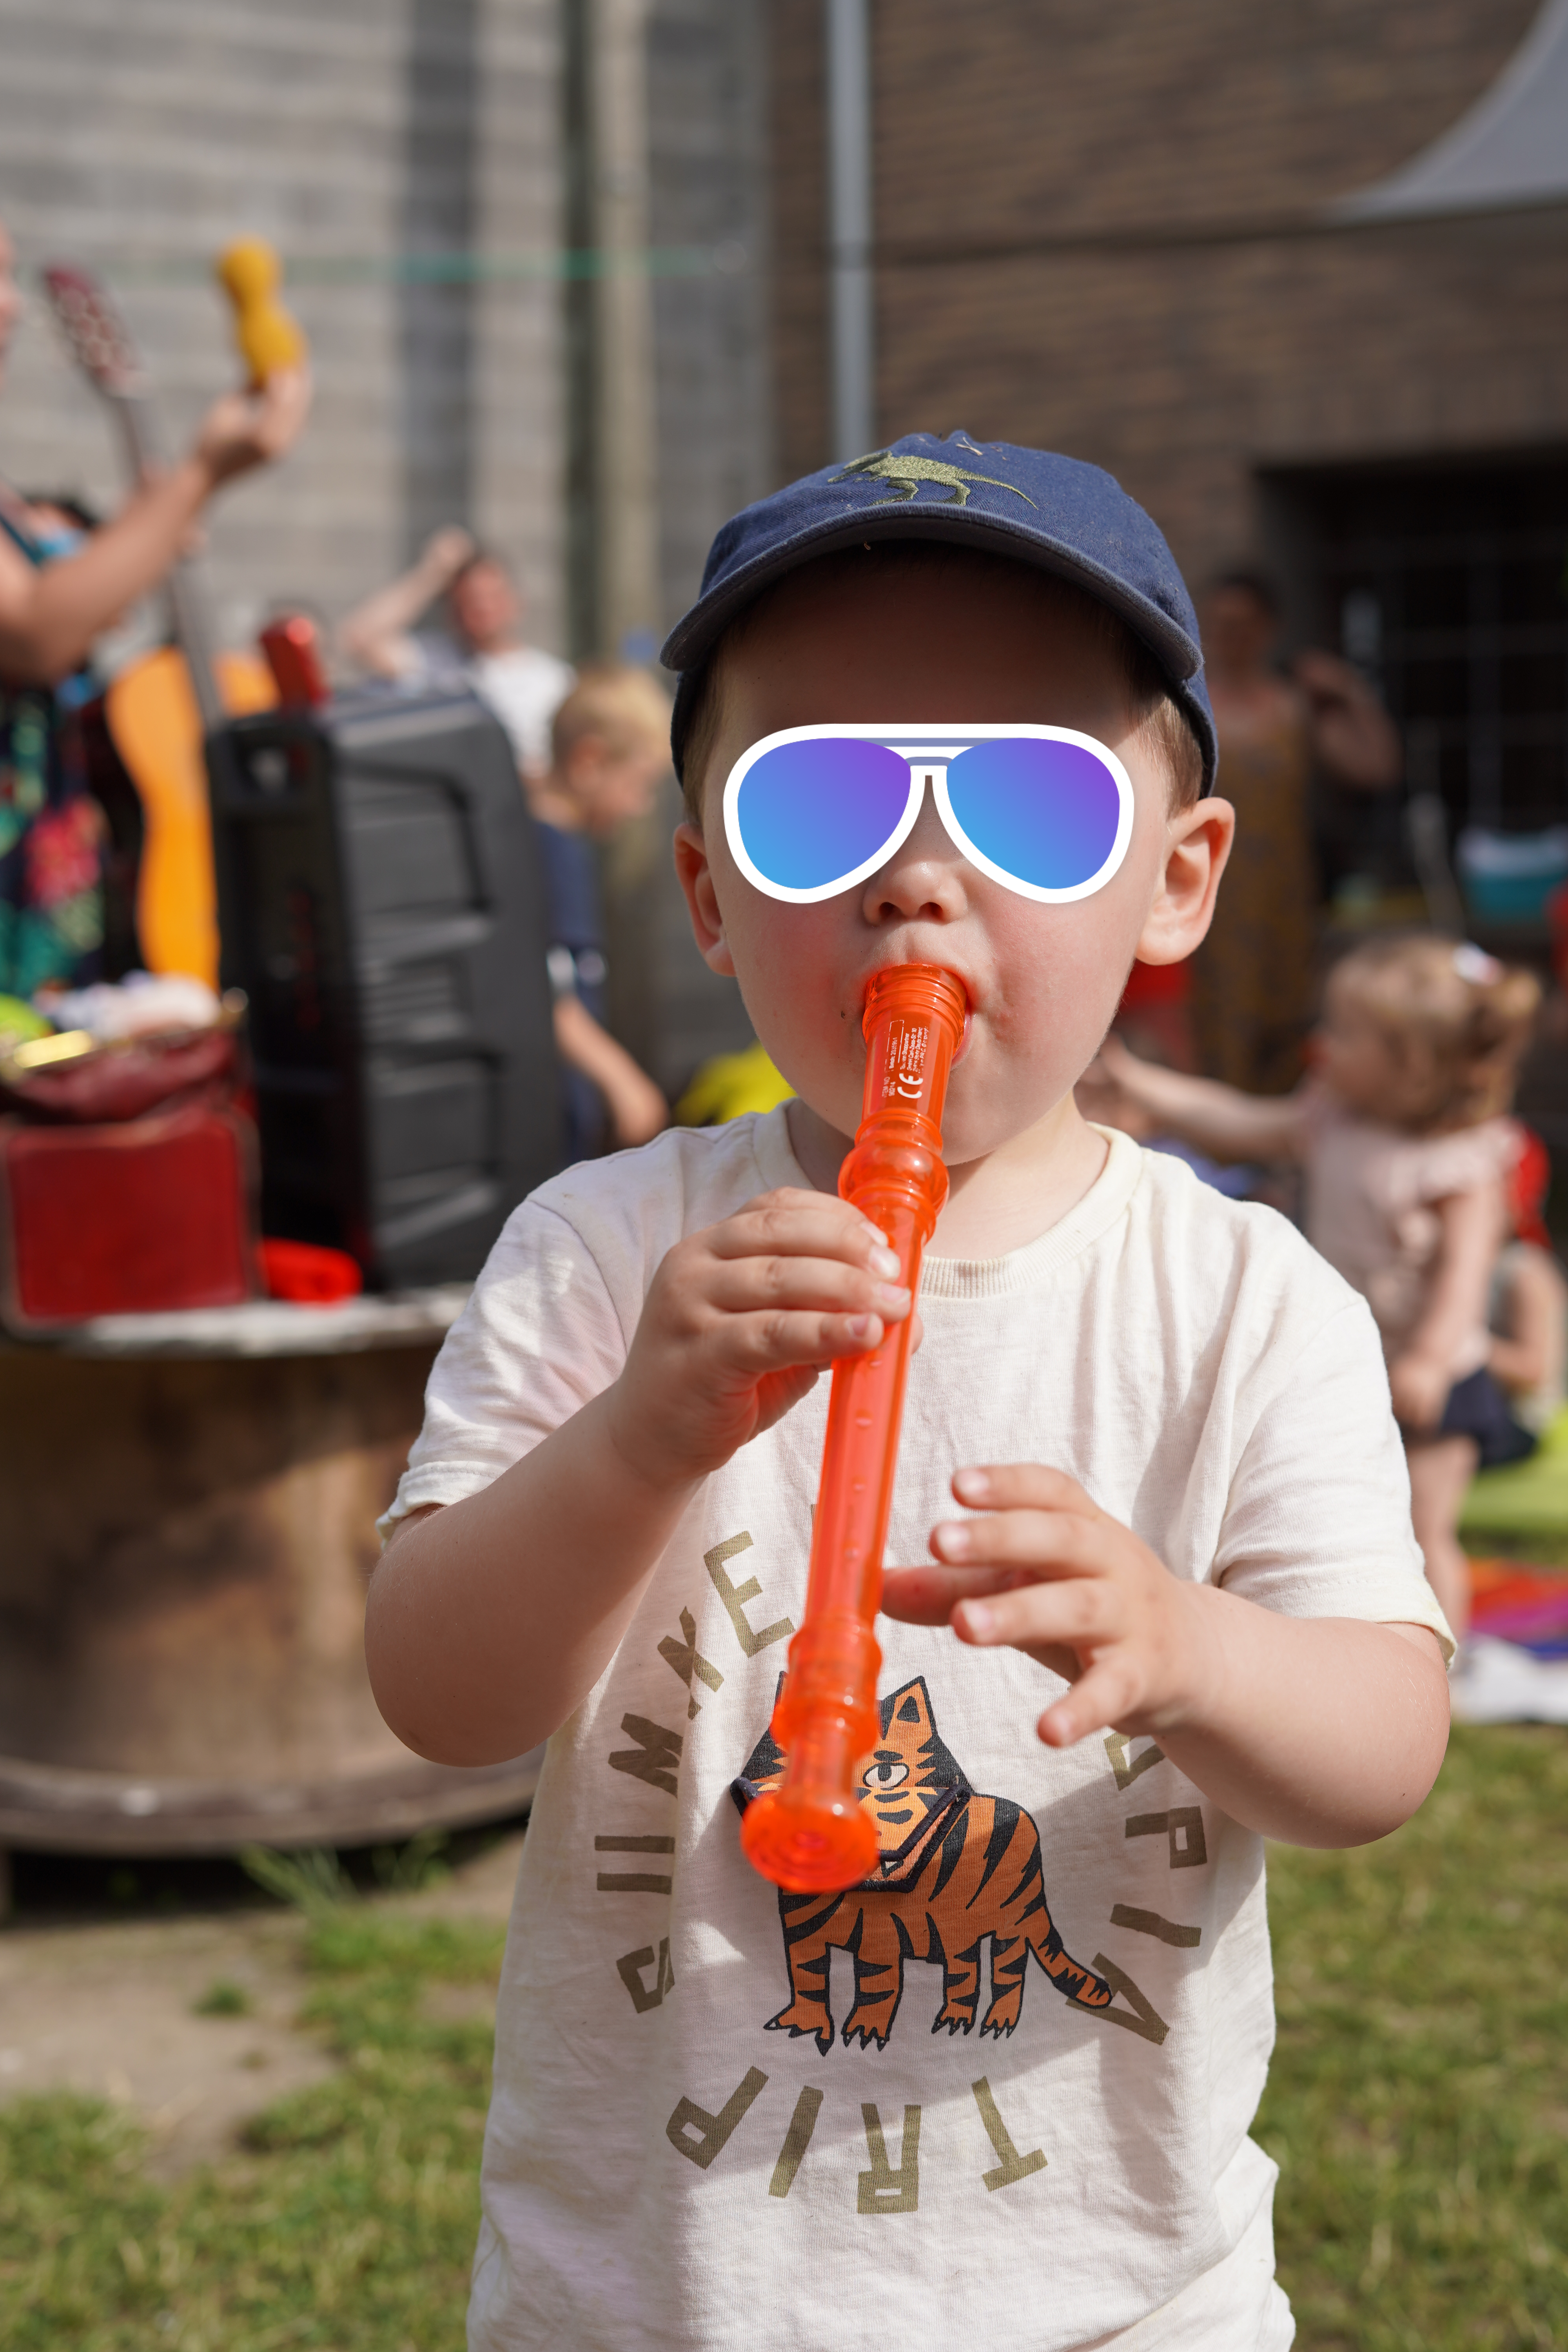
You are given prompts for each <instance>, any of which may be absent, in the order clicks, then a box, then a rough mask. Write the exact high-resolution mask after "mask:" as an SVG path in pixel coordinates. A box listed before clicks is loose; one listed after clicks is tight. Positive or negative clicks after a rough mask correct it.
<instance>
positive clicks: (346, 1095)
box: [207, 691, 562, 1286]
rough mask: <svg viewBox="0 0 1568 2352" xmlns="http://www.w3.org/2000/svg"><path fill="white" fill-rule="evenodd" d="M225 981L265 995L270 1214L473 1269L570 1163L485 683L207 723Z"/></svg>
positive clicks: (520, 863)
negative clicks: (546, 1181)
mask: <svg viewBox="0 0 1568 2352" xmlns="http://www.w3.org/2000/svg"><path fill="white" fill-rule="evenodd" d="M207 768H208V775H209V779H210V782H211V787H212V803H213V854H214V864H215V866H216V876H217V899H218V925H219V929H220V931H221V934H222V939H223V950H222V975H223V982H224V985H225V986H226V987H230V988H243V989H244V991H245V992H246V994H247V996H248V998H249V999H250V1037H251V1047H252V1052H253V1054H254V1056H255V1064H256V1092H257V1105H258V1120H259V1124H260V1129H261V1166H262V1211H261V1213H262V1227H263V1230H264V1231H265V1232H266V1233H268V1234H275V1235H279V1236H281V1237H287V1238H289V1239H291V1240H296V1241H310V1242H321V1243H325V1244H329V1245H330V1246H332V1247H335V1248H338V1249H346V1250H349V1251H352V1252H353V1255H354V1256H355V1257H356V1258H357V1259H358V1260H359V1262H360V1264H361V1265H362V1266H363V1268H364V1271H365V1276H366V1278H367V1280H368V1281H370V1282H371V1283H372V1284H373V1285H377V1286H401V1285H405V1284H416V1283H433V1282H452V1281H461V1280H467V1279H468V1278H469V1277H471V1276H474V1275H476V1274H478V1272H479V1267H480V1266H481V1265H482V1264H483V1263H484V1258H485V1253H486V1252H487V1250H488V1249H489V1245H490V1244H491V1243H492V1242H493V1241H494V1239H495V1237H496V1235H497V1234H498V1233H499V1232H500V1228H501V1226H502V1224H503V1223H505V1221H506V1218H507V1216H508V1215H509V1213H510V1211H511V1210H512V1209H513V1208H514V1207H515V1206H516V1204H517V1202H519V1201H521V1199H522V1197H523V1195H524V1194H525V1193H526V1192H529V1191H531V1189H532V1187H533V1186H534V1185H536V1184H538V1183H540V1182H541V1181H542V1180H543V1178H545V1177H546V1176H548V1175H550V1174H551V1173H552V1171H553V1170H554V1169H556V1168H557V1167H559V1166H560V1164H561V1157H562V1138H561V1108H560V1106H561V1093H560V1080H559V1076H558V1071H557V1065H556V1060H555V1048H554V1039H553V1033H552V1022H551V992H550V982H549V978H548V974H547V972H546V969H545V939H546V929H545V897H544V874H543V866H542V859H541V856H540V851H539V845H538V838H537V835H536V833H535V829H534V825H533V822H532V819H531V817H530V816H529V814H528V812H527V809H526V808H525V806H524V804H523V799H522V793H521V787H520V785H519V783H518V777H517V767H516V763H515V761H514V760H513V757H512V753H511V748H510V744H509V742H508V740H507V738H506V736H505V735H504V734H503V733H502V731H501V729H500V725H499V724H498V722H497V721H496V719H494V718H493V717H492V716H491V714H490V713H489V711H488V710H487V709H485V707H484V705H483V704H482V703H481V702H479V701H478V700H477V699H476V698H474V697H473V696H472V695H471V694H468V693H467V692H466V691H465V692H462V693H449V692H441V693H435V694H431V693H422V694H418V695H404V694H395V693H390V692H385V691H382V692H376V693H363V694H356V695H353V696H345V697H342V698H340V699H338V700H337V701H335V702H331V703H329V704H327V705H326V706H325V707H324V708H323V709H320V710H317V711H311V712H303V711H264V712H260V713H258V714H257V715H255V716H253V717H248V718H244V719H231V720H230V721H229V722H228V723H227V724H226V726H224V727H222V728H219V729H218V730H216V731H215V732H214V733H213V734H212V735H211V736H209V737H208V739H207Z"/></svg>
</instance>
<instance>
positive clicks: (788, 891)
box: [724, 722, 1132, 907]
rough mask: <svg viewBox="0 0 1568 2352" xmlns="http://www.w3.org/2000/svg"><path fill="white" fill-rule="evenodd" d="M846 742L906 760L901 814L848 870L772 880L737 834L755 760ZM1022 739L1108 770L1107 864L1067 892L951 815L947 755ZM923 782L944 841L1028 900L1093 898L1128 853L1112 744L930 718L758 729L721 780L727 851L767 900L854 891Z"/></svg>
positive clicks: (1128, 795) (903, 828)
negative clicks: (1011, 861)
mask: <svg viewBox="0 0 1568 2352" xmlns="http://www.w3.org/2000/svg"><path fill="white" fill-rule="evenodd" d="M844 740H849V741H851V742H856V743H879V744H880V745H881V746H882V748H883V749H884V750H885V751H896V752H897V753H898V754H899V757H900V759H902V760H907V761H909V765H910V797H909V804H908V806H907V807H906V808H905V810H904V813H903V815H902V816H901V817H900V819H899V822H898V824H896V825H895V826H894V828H893V830H892V832H891V833H890V834H889V835H888V838H887V839H886V841H884V842H883V843H882V845H881V846H880V847H879V849H878V850H877V852H876V854H875V856H871V857H868V858H866V859H864V860H863V861H862V862H861V864H860V865H858V866H856V867H855V868H854V870H853V871H852V872H851V873H848V874H845V875H842V876H840V877H839V878H838V879H837V881H834V882H819V883H816V884H814V885H813V886H812V887H811V888H810V889H807V890H796V889H793V888H791V887H789V885H788V884H786V883H783V882H773V881H771V880H770V879H769V878H768V877H767V876H766V875H765V874H763V872H762V871H761V869H760V868H759V867H758V866H755V865H754V864H753V863H752V858H751V856H750V855H749V853H748V851H747V848H746V845H745V843H744V841H743V840H742V837H741V826H740V820H739V816H738V814H737V809H738V804H739V802H740V797H741V787H742V784H743V783H744V782H745V781H746V778H747V777H748V776H749V775H750V773H751V772H752V769H753V768H754V767H755V766H756V764H757V761H759V760H761V759H763V757H764V756H765V755H766V754H767V753H768V752H769V751H778V750H780V749H781V748H782V747H783V746H784V744H786V743H821V742H835V741H837V742H842V741H844ZM1018 740H1028V741H1030V742H1038V743H1072V744H1076V745H1077V746H1078V748H1079V750H1080V751H1092V752H1093V754H1094V756H1095V757H1096V759H1098V760H1100V761H1102V762H1103V763H1104V765H1105V766H1106V768H1107V769H1109V771H1110V775H1111V777H1112V779H1113V780H1114V782H1115V785H1116V793H1117V802H1118V812H1117V822H1116V837H1115V839H1114V840H1113V841H1112V843H1111V845H1110V850H1109V851H1108V852H1107V854H1106V857H1105V862H1104V864H1103V865H1102V866H1100V869H1099V871H1098V872H1097V873H1095V874H1092V875H1090V877H1089V880H1088V881H1087V882H1075V883H1074V884H1073V885H1072V886H1071V887H1070V888H1068V889H1066V890H1052V889H1047V888H1046V887H1044V886H1043V885H1041V884H1039V883H1037V882H1023V881H1020V880H1019V878H1018V877H1017V876H1016V874H1009V873H1007V872H1006V871H1005V869H1004V868H1003V867H1002V866H998V865H996V864H995V863H994V860H993V859H991V858H989V857H987V856H985V853H984V850H981V849H978V848H976V846H975V845H974V843H973V841H971V840H970V838H969V835H967V834H966V833H965V832H964V830H963V826H962V825H961V824H960V823H959V822H958V819H957V817H956V816H954V814H953V813H952V801H951V800H950V798H949V797H948V790H947V765H948V761H950V760H955V759H956V758H957V757H958V754H959V753H960V752H961V751H970V750H972V749H973V746H974V745H975V744H976V743H997V742H1016V741H1018ZM928 783H929V784H930V786H931V795H932V798H933V799H934V800H935V803H936V809H937V814H938V815H939V817H940V818H941V819H942V825H943V828H944V829H945V831H946V833H947V835H948V837H949V839H950V840H951V841H952V843H953V844H954V845H955V846H956V847H957V848H958V849H959V850H960V851H961V852H962V853H963V856H964V857H965V858H967V860H968V861H969V863H970V865H971V866H974V867H976V868H977V869H978V871H979V872H980V873H982V874H984V875H987V876H989V877H990V879H991V880H992V881H993V882H999V883H1000V884H1001V886H1002V887H1003V888H1004V889H1005V890H1012V891H1014V892H1015V893H1016V895H1017V896H1018V897H1019V898H1033V899H1035V900H1036V901H1037V903H1038V904H1039V905H1041V906H1047V907H1062V906H1067V905H1068V904H1070V903H1071V901H1072V900H1074V899H1076V898H1091V897H1092V896H1093V894H1094V893H1095V891H1097V890H1100V889H1103V888H1104V887H1105V885H1106V883H1108V882H1109V881H1110V878H1111V876H1112V875H1113V874H1114V873H1115V872H1116V871H1117V868H1118V867H1119V866H1121V861H1122V859H1123V858H1124V857H1125V856H1126V855H1127V847H1128V844H1129V843H1130V842H1131V838H1132V779H1131V776H1130V775H1129V774H1128V772H1127V771H1126V769H1125V768H1124V767H1123V766H1122V764H1121V761H1120V760H1119V759H1118V758H1117V756H1116V754H1115V752H1114V751H1111V750H1110V746H1109V745H1108V744H1105V743H1101V742H1100V740H1098V739H1097V738H1096V737H1095V736H1093V735H1081V734H1079V732H1078V730H1077V729H1076V728H1072V727H1031V726H1027V725H1025V724H1023V723H1022V722H1019V723H1016V724H1014V725H1013V726H1010V727H1009V726H994V725H972V726H967V727H932V726H931V725H929V724H927V725H925V726H920V727H892V726H888V727H872V726H868V725H866V724H864V723H863V722H850V723H847V724H840V725H838V726H817V727H783V728H781V729H780V730H778V732H777V733H776V734H773V735H763V737H761V738H760V739H759V740H758V741H757V742H755V743H753V744H752V745H751V746H750V748H749V749H748V750H746V751H742V754H741V756H740V758H739V759H738V760H737V761H736V762H735V764H734V766H733V767H732V768H731V771H730V773H729V775H728V776H727V778H726V779H725V782H724V837H725V839H726V840H727V841H728V843H729V845H730V854H731V856H732V857H733V859H734V860H735V863H736V865H737V866H739V867H740V869H741V871H742V874H743V875H744V876H745V877H746V879H747V881H748V882H750V883H751V884H752V887H753V888H754V889H758V890H761V891H762V892H763V895H764V896H765V897H767V898H778V899H781V900H782V901H783V902H784V904H785V905H786V906H791V907H815V906H816V905H818V904H819V903H820V902H821V901H822V900H823V899H824V898H839V897H841V896H842V894H843V893H844V892H845V891H846V890H853V889H854V888H855V887H857V885H858V884H859V883H861V882H865V881H868V880H869V878H870V877H871V876H872V875H873V874H875V873H877V872H878V871H879V869H880V868H881V867H882V866H886V864H887V863H888V860H889V858H890V857H891V856H894V854H895V853H896V852H897V851H898V850H899V849H900V848H901V847H902V845H903V844H904V843H905V842H906V841H907V840H908V838H909V836H910V834H911V833H912V832H913V831H914V828H915V825H916V824H917V822H918V820H919V817H920V813H921V807H922V806H923V804H924V802H925V793H926V786H927V784H928Z"/></svg>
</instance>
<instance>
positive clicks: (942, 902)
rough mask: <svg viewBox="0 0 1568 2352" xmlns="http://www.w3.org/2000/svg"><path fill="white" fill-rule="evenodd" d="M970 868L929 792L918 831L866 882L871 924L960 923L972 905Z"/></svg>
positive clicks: (865, 910)
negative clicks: (951, 837)
mask: <svg viewBox="0 0 1568 2352" xmlns="http://www.w3.org/2000/svg"><path fill="white" fill-rule="evenodd" d="M969 871H970V869H969V867H968V866H967V865H966V864H965V862H964V859H963V855H962V853H961V852H960V850H959V848H958V845H957V844H956V843H955V842H954V841H952V839H950V837H949V835H948V833H947V830H946V828H945V826H944V825H943V824H942V819H941V818H940V817H939V816H938V814H937V813H936V809H935V807H934V805H933V803H932V802H931V795H930V793H929V792H928V793H927V795H926V798H925V801H924V803H923V805H922V806H921V813H920V815H919V816H918V817H917V818H916V820H915V824H914V828H913V830H912V831H911V832H910V834H909V835H907V836H906V837H905V839H904V840H902V841H901V842H900V844H899V846H898V848H897V849H896V850H895V851H894V852H893V855H892V856H891V857H889V860H888V862H887V864H886V865H885V866H879V867H878V869H877V871H876V873H875V874H873V875H872V876H871V877H870V879H869V881H868V883H867V884H866V886H865V888H864V891H863V893H862V897H861V902H860V903H861V909H862V912H863V913H864V915H865V918H866V920H867V921H868V923H877V924H881V923H889V922H904V923H913V922H929V923H951V922H955V921H956V920H957V919H958V918H959V916H960V915H962V914H963V913H964V912H965V911H966V909H967V908H968V904H969V891H968V877H969Z"/></svg>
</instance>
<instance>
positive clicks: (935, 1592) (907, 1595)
mask: <svg viewBox="0 0 1568 2352" xmlns="http://www.w3.org/2000/svg"><path fill="white" fill-rule="evenodd" d="M1034 1581H1035V1576H1034V1571H1033V1570H1030V1569H1017V1568H971V1569H963V1568H926V1567H920V1568H889V1569H886V1570H883V1575H882V1610H883V1613H884V1615H886V1616H889V1617H896V1618H898V1619H899V1620H900V1622H901V1623H903V1624H906V1625H946V1624H948V1623H949V1622H951V1620H952V1612H953V1609H954V1607H955V1606H956V1604H957V1603H958V1602H959V1601H978V1600H984V1599H985V1598H987V1597H988V1596H989V1595H990V1594H991V1593H993V1592H1011V1591H1013V1590H1014V1588H1015V1587H1016V1586H1017V1585H1019V1584H1025V1583H1029V1584H1032V1583H1033V1582H1034Z"/></svg>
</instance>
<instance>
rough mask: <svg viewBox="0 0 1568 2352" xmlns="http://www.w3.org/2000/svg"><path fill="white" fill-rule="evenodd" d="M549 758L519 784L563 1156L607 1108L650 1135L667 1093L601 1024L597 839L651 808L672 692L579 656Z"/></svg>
mask: <svg viewBox="0 0 1568 2352" xmlns="http://www.w3.org/2000/svg"><path fill="white" fill-rule="evenodd" d="M550 747H551V751H550V764H549V766H548V767H547V768H545V769H544V770H543V771H542V772H540V773H537V774H533V775H525V776H524V778H523V790H524V793H525V794H526V797H527V800H528V805H529V808H530V810H531V814H532V815H533V818H534V820H535V823H536V824H537V826H538V829H539V841H540V846H541V847H542V850H543V853H544V874H545V890H546V896H547V899H548V909H547V918H546V919H547V923H548V935H549V950H548V952H549V961H550V980H551V986H552V990H553V992H554V997H555V1050H556V1052H557V1053H558V1054H559V1055H560V1056H561V1059H562V1061H563V1063H564V1064H565V1066H566V1125H567V1156H568V1158H569V1159H571V1160H585V1159H588V1158H590V1157H591V1156H592V1155H593V1153H594V1152H595V1151H596V1150H598V1149H599V1146H600V1141H601V1139H602V1135H603V1129H604V1124H605V1111H606V1110H607V1111H608V1114H609V1121H610V1129H611V1132H612V1134H613V1135H614V1137H615V1139H616V1143H617V1144H631V1143H646V1142H647V1139H648V1138H649V1137H650V1136H653V1135H657V1134H658V1131H659V1129H660V1128H662V1127H665V1126H667V1125H668V1120H669V1105H668V1103H667V1102H666V1100H665V1098H664V1097H663V1095H662V1094H661V1093H660V1092H659V1089H658V1087H657V1086H656V1085H655V1084H654V1082H653V1080H652V1079H651V1078H650V1077H649V1076H647V1072H646V1071H645V1070H642V1069H640V1068H639V1067H638V1066H637V1063H636V1062H635V1061H634V1060H633V1058H632V1056H631V1055H630V1054H628V1053H627V1051H626V1047H625V1046H624V1045H621V1044H620V1043H619V1042H618V1041H617V1040H616V1038H614V1037H612V1036H611V1034H610V1033H609V1031H608V1030H607V1029H606V1028H605V982H606V978H607V971H608V967H607V965H606V963H605V917H604V908H603V903H602V897H601V892H600V888H599V861H598V845H599V844H601V843H604V842H606V841H608V840H610V839H611V838H612V836H613V835H615V834H616V833H618V832H619V830H620V828H621V827H622V825H624V824H632V823H634V822H635V821H636V820H637V818H638V817H644V816H647V814H649V812H650V810H651V809H652V807H653V803H654V796H655V794H656V793H657V791H658V783H659V779H660V778H661V777H662V776H663V775H664V774H665V772H666V771H667V770H668V766H669V704H668V700H667V699H666V698H665V696H664V695H663V694H662V693H661V692H660V691H659V688H658V687H657V686H656V685H655V684H654V682H653V680H652V678H651V677H649V676H648V674H647V671H646V670H641V669H636V668H633V667H630V666H629V665H627V664H623V663H619V662H599V663H595V665H594V666H593V667H590V668H585V669H584V671H583V672H582V673H581V675H580V677H578V680H577V683H576V684H575V686H574V688H572V691H571V693H570V694H569V695H568V696H567V697H566V699H565V701H564V702H563V704H562V705H561V707H560V709H558V710H557V711H556V713H555V716H554V718H553V719H552V721H551V728H550Z"/></svg>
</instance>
